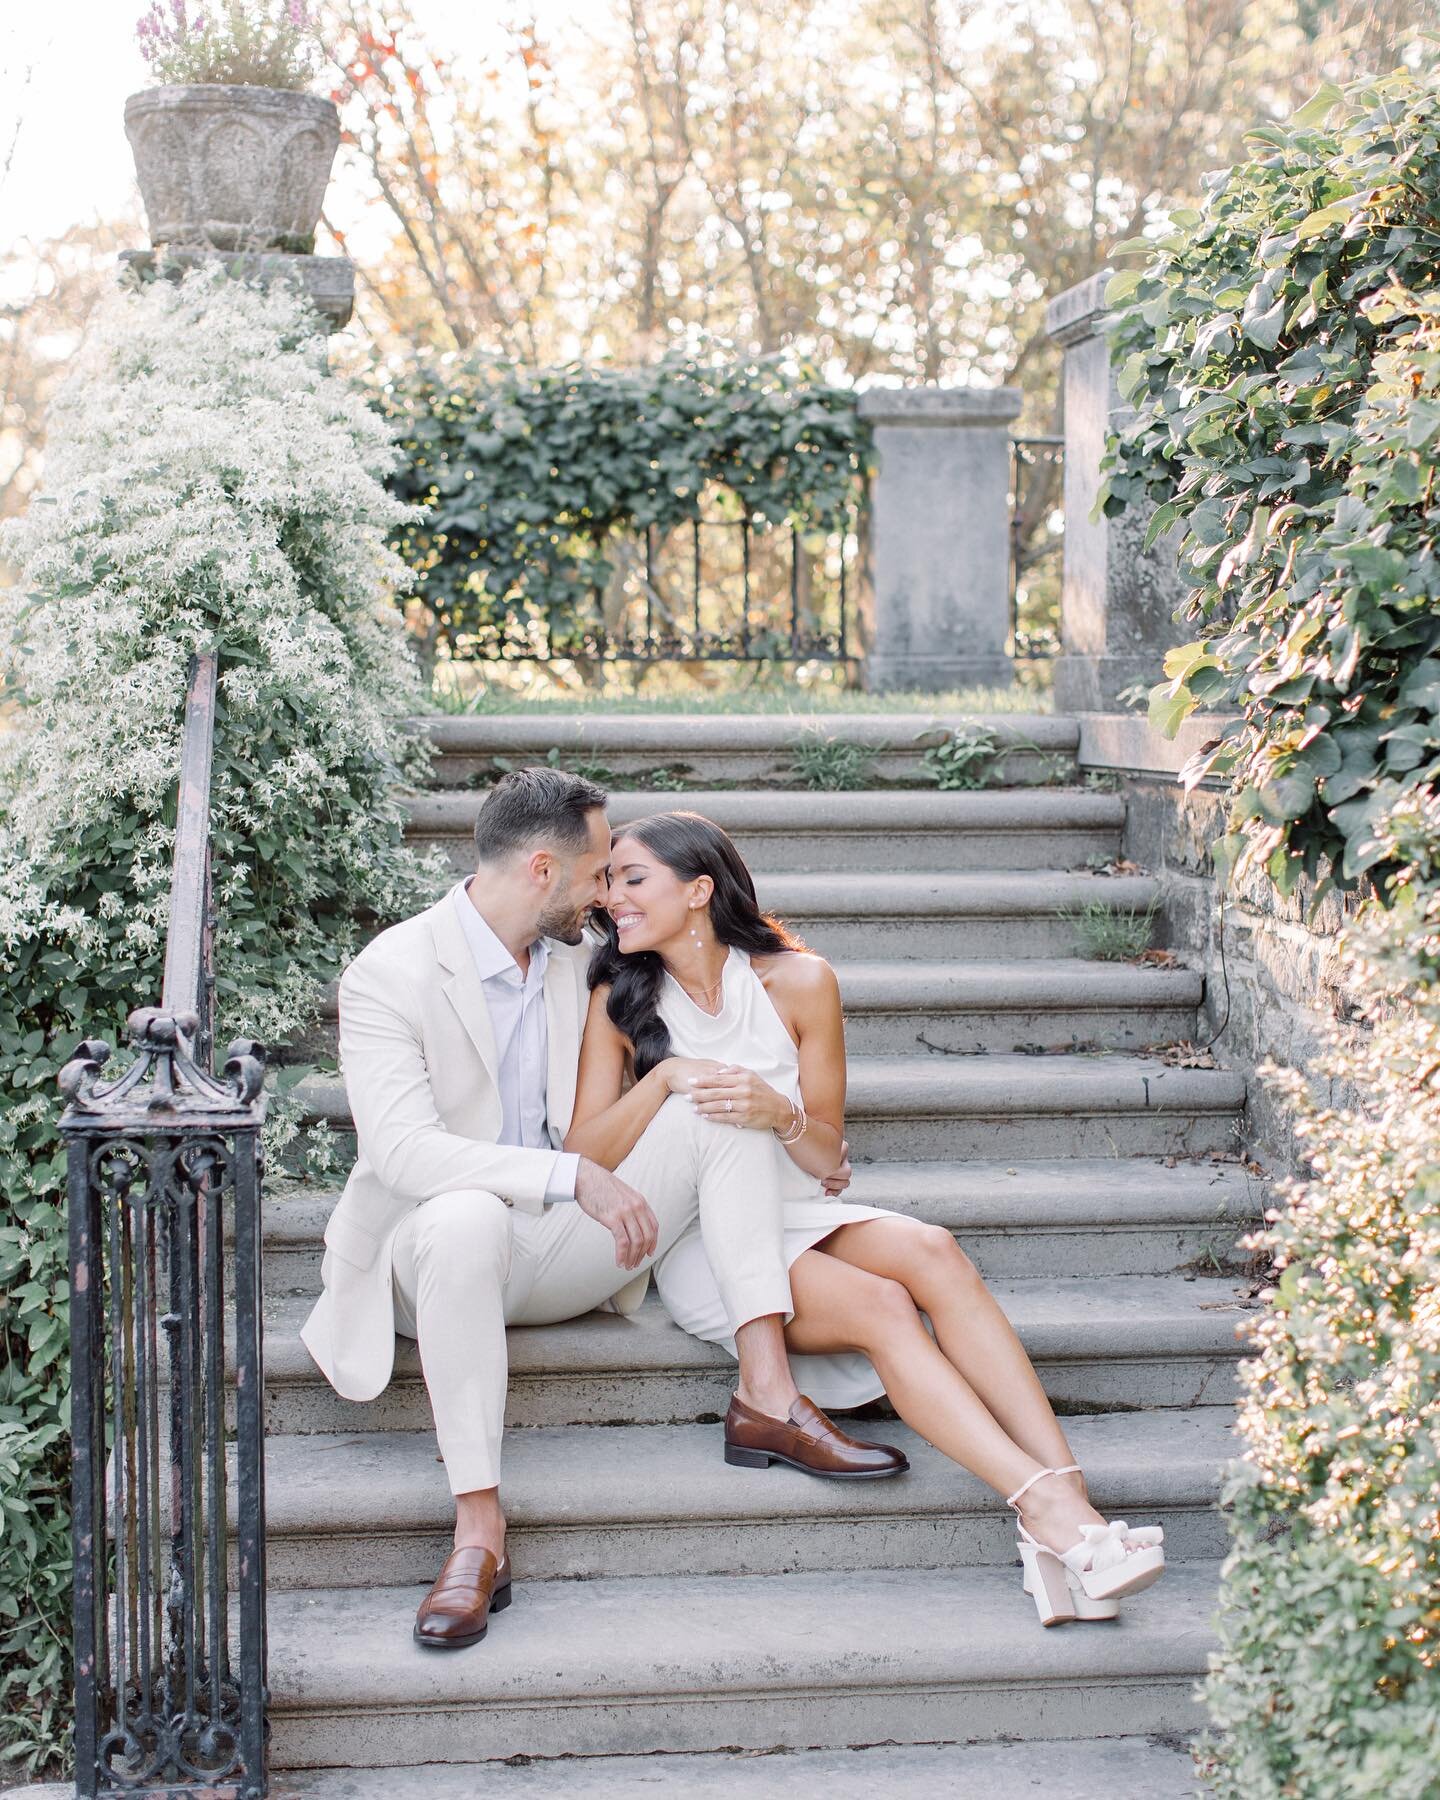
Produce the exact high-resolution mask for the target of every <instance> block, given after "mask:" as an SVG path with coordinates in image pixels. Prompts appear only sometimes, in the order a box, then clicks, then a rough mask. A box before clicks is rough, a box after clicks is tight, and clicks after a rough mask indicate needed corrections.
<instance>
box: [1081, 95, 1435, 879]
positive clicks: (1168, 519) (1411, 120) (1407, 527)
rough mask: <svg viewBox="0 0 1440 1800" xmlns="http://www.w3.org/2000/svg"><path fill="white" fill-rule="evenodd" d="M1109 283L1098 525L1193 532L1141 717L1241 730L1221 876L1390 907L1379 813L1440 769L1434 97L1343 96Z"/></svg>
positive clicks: (1277, 142)
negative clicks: (1148, 520)
mask: <svg viewBox="0 0 1440 1800" xmlns="http://www.w3.org/2000/svg"><path fill="white" fill-rule="evenodd" d="M1250 141H1251V143H1252V144H1253V145H1254V149H1255V154H1254V156H1253V157H1252V158H1251V159H1250V160H1249V161H1247V162H1244V163H1241V164H1240V165H1238V166H1237V167H1236V168H1233V169H1231V170H1228V171H1227V172H1225V173H1224V174H1223V175H1221V176H1219V177H1218V178H1216V179H1215V180H1214V181H1213V184H1212V185H1211V187H1210V190H1209V192H1208V194H1207V196H1206V199H1205V202H1204V205H1203V207H1202V208H1201V209H1200V210H1198V211H1192V212H1177V213H1176V214H1175V215H1173V225H1174V229H1173V230H1172V232H1171V233H1170V235H1169V236H1167V237H1166V238H1164V239H1163V240H1162V241H1161V242H1160V243H1158V244H1154V243H1150V242H1145V243H1143V244H1140V245H1132V246H1129V247H1128V248H1130V249H1133V250H1137V251H1139V252H1141V253H1143V254H1144V256H1145V258H1146V260H1145V262H1144V265H1143V267H1140V268H1137V269H1133V270H1127V271H1126V272H1124V273H1122V274H1120V275H1118V276H1116V277H1115V279H1114V280H1112V282H1111V283H1110V287H1109V290H1108V297H1109V299H1110V301H1111V304H1112V306H1113V307H1115V308H1116V309H1117V311H1118V320H1117V326H1116V339H1115V342H1116V357H1117V361H1118V362H1119V363H1120V373H1119V381H1120V388H1121V392H1122V395H1123V397H1124V398H1125V399H1126V400H1127V401H1128V402H1129V403H1130V404H1131V405H1132V406H1133V407H1134V408H1135V409H1136V410H1135V416H1134V419H1133V422H1131V423H1129V424H1128V425H1126V426H1125V428H1124V429H1123V430H1122V431H1121V433H1120V435H1119V438H1118V441H1117V442H1116V443H1115V445H1114V447H1113V450H1112V452H1111V455H1110V456H1109V458H1108V470H1109V473H1108V478H1107V481H1106V484H1105V487H1104V489H1103V490H1102V504H1103V508H1104V510H1105V512H1106V513H1107V514H1114V513H1117V512H1119V511H1121V510H1122V509H1123V508H1124V507H1126V506H1129V505H1131V504H1134V503H1135V502H1137V501H1144V502H1147V503H1149V504H1152V505H1153V504H1157V503H1158V510H1157V511H1156V513H1155V516H1154V520H1153V522H1152V524H1151V526H1150V532H1149V538H1150V541H1151V542H1153V541H1154V540H1155V538H1156V537H1158V536H1159V534H1160V533H1162V532H1164V531H1165V530H1167V529H1168V528H1170V527H1172V526H1174V525H1176V524H1177V523H1178V524H1179V525H1180V526H1181V527H1182V532H1183V535H1182V543H1181V551H1180V560H1181V568H1182V571H1183V573H1184V575H1185V576H1186V578H1187V579H1188V582H1189V584H1190V596H1189V601H1188V604H1187V606H1186V608H1185V614H1184V616H1185V617H1186V618H1188V619H1189V620H1190V621H1192V622H1193V624H1194V627H1195V638H1194V640H1193V641H1192V642H1190V643H1187V644H1184V645H1182V646H1181V647H1180V648H1178V649H1176V650H1173V651H1171V653H1170V655H1169V656H1168V657H1167V658H1166V661H1165V674H1166V676H1167V678H1168V679H1167V680H1166V681H1165V682H1164V683H1163V684H1161V685H1160V686H1158V687H1157V688H1156V689H1155V690H1154V692H1153V694H1152V696H1151V718H1152V719H1153V720H1154V721H1155V723H1156V724H1157V725H1159V726H1160V727H1161V728H1162V729H1163V730H1165V731H1167V732H1168V733H1170V734H1173V733H1174V731H1175V730H1176V729H1177V728H1178V726H1179V724H1180V722H1181V721H1182V720H1183V719H1184V718H1186V717H1187V716H1188V715H1189V714H1190V713H1191V712H1192V711H1194V710H1195V709H1196V708H1197V707H1200V706H1202V705H1203V706H1206V707H1222V708H1223V707H1231V706H1233V707H1235V708H1237V709H1238V712H1239V717H1238V718H1237V719H1236V720H1235V721H1234V722H1233V723H1231V724H1229V725H1227V726H1226V727H1225V729H1224V730H1223V731H1222V732H1221V733H1220V734H1219V736H1218V739H1217V740H1216V741H1213V742H1212V743H1210V744H1209V745H1207V746H1206V747H1205V748H1204V749H1202V750H1201V751H1200V752H1199V753H1198V754H1197V755H1196V756H1194V757H1193V758H1192V759H1191V761H1190V763H1189V764H1188V765H1187V768H1186V771H1185V779H1186V780H1187V782H1189V783H1191V784H1193V783H1194V782H1196V781H1198V780H1199V779H1201V778H1202V777H1203V776H1205V775H1209V774H1220V775H1225V776H1227V777H1228V778H1229V781H1230V783H1231V788H1232V796H1233V797H1232V801H1231V807H1230V817H1229V833H1228V836H1227V837H1226V839H1225V840H1224V841H1223V842H1222V843H1221V844H1220V845H1218V846H1217V847H1216V848H1217V861H1219V862H1220V863H1221V864H1222V865H1224V864H1227V863H1228V864H1238V866H1239V867H1240V869H1241V871H1242V872H1243V870H1244V869H1246V868H1262V867H1263V868H1264V869H1265V870H1266V871H1267V872H1268V874H1269V876H1270V877H1271V878H1272V879H1273V880H1274V881H1275V882H1276V883H1277V885H1278V886H1279V887H1280V888H1281V889H1282V890H1285V891H1288V890H1290V889H1291V888H1292V887H1293V886H1294V885H1295V883H1296V881H1297V880H1298V878H1299V876H1300V875H1301V874H1302V873H1303V874H1305V875H1307V876H1311V877H1317V876H1318V877H1320V878H1321V879H1320V881H1319V886H1320V887H1321V888H1322V889H1323V888H1324V887H1325V886H1327V885H1328V884H1329V883H1330V882H1331V881H1335V882H1338V883H1340V884H1342V885H1346V886H1350V885H1353V884H1354V883H1355V882H1356V881H1357V879H1358V878H1359V877H1361V876H1364V875H1367V874H1368V875H1369V878H1370V880H1371V881H1372V882H1373V883H1374V884H1375V885H1376V886H1377V887H1379V888H1380V889H1381V891H1384V890H1385V886H1386V877H1387V876H1388V875H1390V874H1392V873H1393V870H1392V869H1391V868H1390V866H1389V865H1388V864H1387V862H1386V852H1385V842H1386V839H1385V835H1384V833H1383V832H1380V831H1379V830H1377V826H1378V823H1379V821H1380V820H1381V819H1382V818H1383V817H1384V816H1385V815H1386V814H1387V813H1388V812H1389V811H1390V810H1391V809H1392V808H1393V807H1394V806H1395V804H1396V803H1397V802H1398V801H1399V800H1401V799H1402V798H1403V797H1404V795H1405V794H1407V793H1408V792H1411V791H1426V790H1429V789H1431V788H1433V786H1434V785H1435V781H1436V777H1437V775H1440V559H1437V555H1436V530H1437V524H1440V494H1437V493H1436V467H1437V462H1440V286H1437V279H1436V276H1437V270H1440V83H1437V77H1436V75H1435V74H1434V73H1433V72H1432V73H1430V74H1428V75H1423V76H1417V75H1412V74H1410V73H1408V72H1406V71H1403V70H1402V71H1399V72H1397V73H1395V74H1393V75H1390V76H1387V77H1385V78H1384V79H1382V80H1377V81H1367V82H1362V83H1357V84H1355V85H1354V86H1352V87H1350V88H1347V89H1346V90H1344V91H1343V92H1342V91H1340V90H1339V89H1336V88H1333V87H1327V88H1325V89H1323V90H1322V91H1321V92H1320V93H1319V94H1317V95H1316V97H1315V99H1314V100H1312V101H1311V102H1310V103H1309V104H1308V105H1307V106H1305V107H1303V108H1302V109H1301V110H1300V111H1299V112H1298V113H1296V114H1295V115H1294V117H1293V118H1292V119H1290V120H1289V121H1288V122H1287V123H1285V124H1283V125H1273V126H1266V127H1264V128H1263V129H1261V130H1258V131H1255V132H1253V133H1251V137H1250Z"/></svg>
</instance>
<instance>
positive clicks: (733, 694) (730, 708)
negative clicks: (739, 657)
mask: <svg viewBox="0 0 1440 1800" xmlns="http://www.w3.org/2000/svg"><path fill="white" fill-rule="evenodd" d="M430 699H431V702H432V705H433V709H434V710H435V711H436V712H441V713H450V714H458V715H462V716H468V717H493V716H495V715H499V714H504V715H509V716H512V717H513V716H516V715H534V714H546V713H551V714H562V713H566V714H573V713H589V714H597V713H619V714H629V715H635V716H640V717H645V716H651V717H660V716H665V715H678V714H682V713H692V714H693V713H703V714H716V713H746V714H769V715H775V716H781V717H784V716H790V717H795V718H824V717H827V716H833V715H837V714H845V713H851V714H854V713H864V714H870V713H916V714H957V713H958V714H975V713H1002V714H1014V713H1049V712H1052V711H1053V710H1054V708H1053V706H1052V704H1051V700H1050V695H1049V694H1048V693H1046V692H1037V691H1036V690H1034V689H1029V688H1022V687H1018V686H1017V687H1013V688H985V687H976V688H961V689H958V690H955V691H953V692H950V693H945V694H912V693H887V694H866V693H862V692H860V691H859V690H858V689H855V688H840V687H834V686H827V687H825V688H823V689H819V690H810V689H806V688H801V687H794V686H790V687H784V688H769V687H766V688H737V689H734V690H732V691H729V692H714V691H710V690H700V691H697V692H694V693H684V694H679V693H672V694H657V695H654V696H650V695H643V694H642V695H637V694H613V693H601V694H595V693H583V694H568V695H555V694H553V693H551V694H546V695H536V696H531V695H527V694H522V693H518V692H516V691H514V690H507V689H503V688H493V687H489V688H485V687H482V688H479V689H477V691H476V692H475V693H473V694H470V695H465V694H462V693H460V692H458V691H457V690H455V689H454V688H453V687H450V686H448V685H447V684H445V683H443V682H441V683H439V684H438V685H437V686H435V687H434V688H432V690H431V695H430Z"/></svg>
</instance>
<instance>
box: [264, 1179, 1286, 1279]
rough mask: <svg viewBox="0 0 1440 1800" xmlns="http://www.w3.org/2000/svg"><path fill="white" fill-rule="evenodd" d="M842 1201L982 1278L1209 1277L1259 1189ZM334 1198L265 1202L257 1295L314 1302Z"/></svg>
mask: <svg viewBox="0 0 1440 1800" xmlns="http://www.w3.org/2000/svg"><path fill="white" fill-rule="evenodd" d="M848 1197H849V1198H851V1199H853V1200H857V1201H859V1202H860V1203H861V1204H862V1205H867V1206H886V1207H890V1208H892V1209H893V1210H894V1211H896V1212H902V1213H909V1214H912V1215H913V1216H915V1217H916V1218H921V1219H926V1220H929V1221H930V1222H931V1223H933V1224H937V1225H945V1226H948V1227H949V1229H950V1230H951V1231H953V1232H954V1234H955V1236H956V1237H957V1238H958V1239H959V1240H960V1243H961V1244H962V1245H963V1246H964V1248H965V1249H966V1250H967V1251H968V1252H969V1254H970V1256H971V1257H972V1258H973V1259H974V1261H975V1263H976V1265H977V1266H978V1268H979V1269H980V1272H981V1274H982V1275H984V1276H986V1277H987V1278H988V1279H992V1280H993V1279H995V1278H997V1277H1002V1278H1003V1277H1010V1278H1015V1279H1024V1278H1025V1277H1026V1276H1030V1275H1035V1274H1037V1273H1048V1274H1050V1275H1052V1276H1053V1277H1054V1279H1056V1280H1073V1279H1076V1278H1083V1277H1087V1276H1103V1275H1164V1274H1169V1273H1171V1272H1172V1271H1174V1270H1177V1269H1182V1268H1185V1267H1187V1266H1189V1265H1191V1264H1199V1265H1201V1267H1202V1272H1203V1271H1204V1270H1207V1269H1208V1270H1213V1271H1215V1272H1219V1270H1220V1269H1221V1267H1222V1266H1223V1265H1225V1264H1226V1263H1228V1262H1230V1261H1231V1260H1232V1259H1233V1258H1234V1257H1235V1256H1236V1255H1237V1254H1238V1253H1237V1252H1236V1251H1235V1248H1234V1246H1235V1240H1236V1238H1237V1237H1239V1236H1240V1235H1241V1233H1242V1232H1245V1231H1249V1230H1253V1229H1255V1228H1256V1227H1258V1226H1259V1224H1260V1222H1261V1217H1262V1214H1263V1211H1264V1206H1265V1184H1264V1182H1263V1181H1262V1180H1260V1179H1259V1178H1257V1177H1255V1176H1254V1175H1251V1174H1250V1173H1248V1172H1247V1170H1246V1169H1245V1167H1244V1166H1243V1165H1241V1164H1238V1163H1235V1162H1214V1161H1210V1160H1208V1159H1200V1160H1196V1161H1183V1162H1182V1161H1176V1162H1173V1164H1171V1165H1169V1166H1167V1164H1166V1163H1164V1162H1152V1161H1147V1160H1145V1159H1143V1158H1139V1157H1133V1158H1132V1157H1108V1158H1096V1159H1095V1160H1093V1161H1085V1160H1084V1159H1080V1158H1074V1159H1069V1160H1064V1159H1062V1160H1060V1161H1054V1162H1021V1163H1014V1164H1005V1163H995V1162H962V1163H951V1162H931V1163H903V1162H894V1163H882V1162H875V1163H860V1164H858V1165H857V1166H856V1169H855V1180H854V1182H853V1184H852V1186H851V1188H850V1193H849V1196H848ZM336 1199H337V1195H335V1194H333V1193H324V1192H309V1191H303V1192H299V1193H294V1194H277V1193H274V1192H273V1191H271V1192H267V1194H266V1202H265V1224H264V1233H265V1291H266V1293H267V1294H276V1295H278V1294H313V1293H316V1292H318V1291H319V1286H320V1253H321V1243H320V1238H321V1233H322V1232H323V1231H324V1229H325V1222H326V1220H327V1219H328V1218H329V1217H330V1213H331V1210H332V1208H333V1207H334V1205H335V1201H336Z"/></svg>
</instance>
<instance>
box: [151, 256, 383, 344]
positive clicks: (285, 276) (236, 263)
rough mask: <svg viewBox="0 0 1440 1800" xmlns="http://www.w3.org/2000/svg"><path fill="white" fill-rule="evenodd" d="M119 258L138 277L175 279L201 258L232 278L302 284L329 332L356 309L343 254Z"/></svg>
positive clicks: (350, 267)
mask: <svg viewBox="0 0 1440 1800" xmlns="http://www.w3.org/2000/svg"><path fill="white" fill-rule="evenodd" d="M120 261H121V262H122V263H123V264H125V266H126V267H127V268H130V269H133V270H134V271H135V273H136V275H137V276H139V278H140V280H141V281H153V280H155V279H157V278H159V279H162V280H170V281H178V280H179V279H180V278H181V277H182V276H183V275H185V274H187V273H188V272H189V271H190V270H191V269H194V268H198V267H199V265H200V264H201V263H207V262H214V263H219V264H220V265H221V266H222V267H223V268H224V269H225V270H226V272H227V273H228V274H230V275H232V276H234V278H235V279H236V280H237V281H253V282H255V283H256V284H257V285H259V286H261V287H268V285H269V284H270V283H271V282H272V281H283V282H287V283H291V284H293V285H294V286H296V287H299V288H301V289H302V290H303V291H304V292H305V293H306V294H307V295H308V296H309V298H310V301H311V303H312V304H313V306H314V307H315V310H316V312H318V313H319V315H320V322H321V324H322V325H324V326H325V328H326V329H327V330H328V331H330V332H336V331H339V330H341V329H342V328H343V327H344V326H346V325H348V324H349V322H350V317H351V314H352V313H353V312H354V310H355V265H354V263H353V262H351V260H350V258H349V257H348V256H289V255H287V254H285V252H283V251H280V250H266V251H240V250H200V249H184V248H182V249H172V248H170V247H168V246H167V247H165V248H163V249H160V250H122V251H121V252H120Z"/></svg>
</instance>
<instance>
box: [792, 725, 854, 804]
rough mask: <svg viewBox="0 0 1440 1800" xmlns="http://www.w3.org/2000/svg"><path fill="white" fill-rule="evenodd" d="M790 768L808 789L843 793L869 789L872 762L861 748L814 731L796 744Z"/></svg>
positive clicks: (806, 734)
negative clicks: (848, 790) (865, 787)
mask: <svg viewBox="0 0 1440 1800" xmlns="http://www.w3.org/2000/svg"><path fill="white" fill-rule="evenodd" d="M790 766H791V768H792V769H794V771H795V773H796V774H797V775H798V776H799V778H800V779H801V781H803V782H804V783H805V785H806V787H808V788H819V789H820V790H821V791H822V792H826V793H840V792H843V791H845V790H846V789H852V788H863V787H864V786H865V785H866V783H867V782H868V781H869V779H870V773H871V767H872V759H871V757H870V756H869V755H868V753H867V752H866V751H865V750H864V748H863V747H862V746H861V745H859V744H852V743H849V742H847V740H846V739H844V738H837V737H831V736H829V735H828V734H827V733H825V732H823V731H816V730H814V729H811V730H809V731H807V732H806V733H805V734H804V736H803V737H800V738H798V739H797V740H796V741H795V744H794V746H793V747H792V749H791V753H790Z"/></svg>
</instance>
